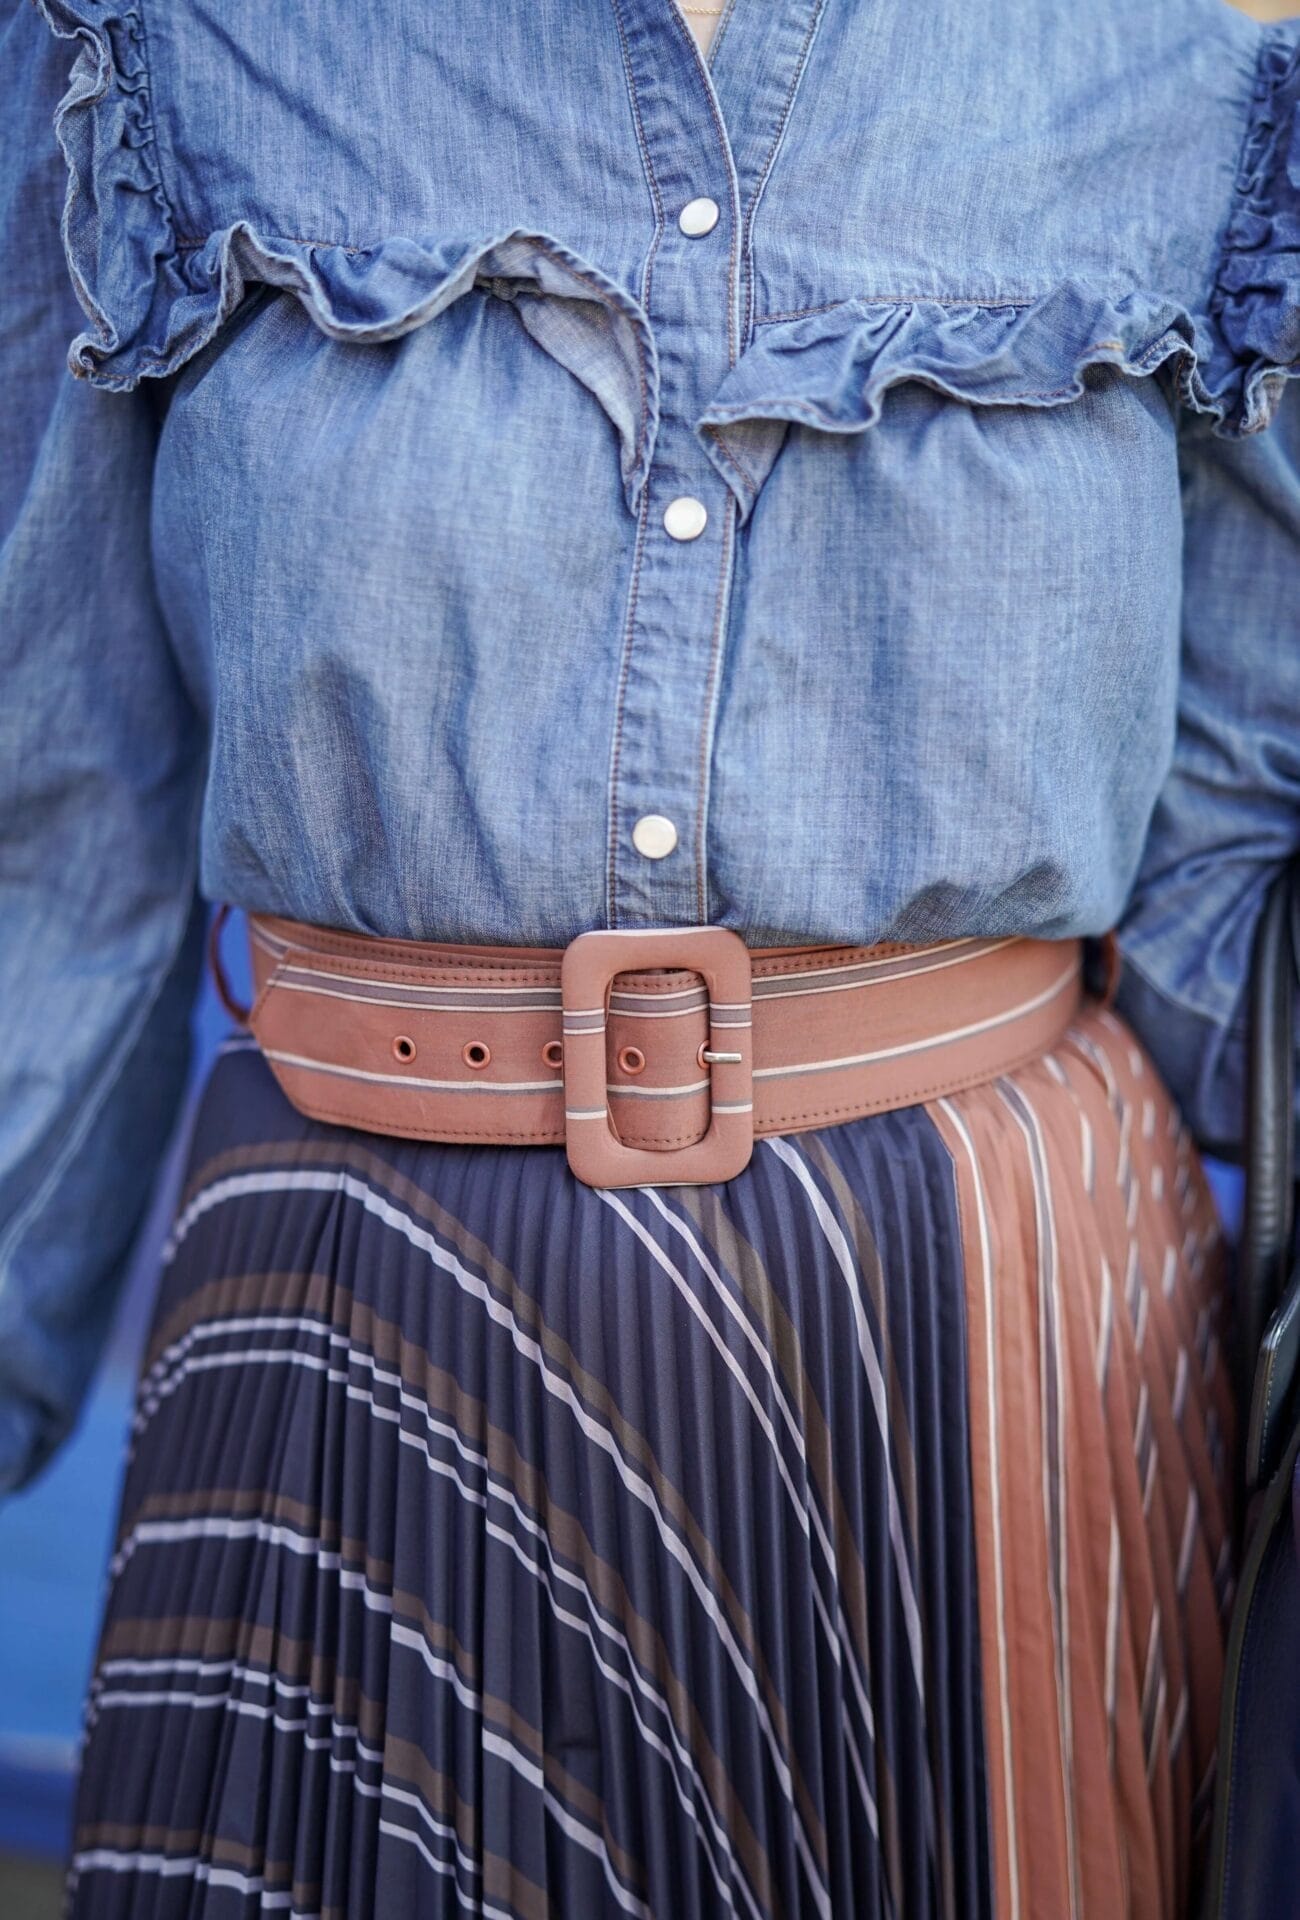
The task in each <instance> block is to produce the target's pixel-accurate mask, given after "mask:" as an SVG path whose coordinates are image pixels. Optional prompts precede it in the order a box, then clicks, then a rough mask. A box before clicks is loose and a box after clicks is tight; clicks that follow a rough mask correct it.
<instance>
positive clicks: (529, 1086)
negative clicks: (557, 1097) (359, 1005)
mask: <svg viewBox="0 0 1300 1920" xmlns="http://www.w3.org/2000/svg"><path fill="white" fill-rule="evenodd" d="M263 1052H264V1053H265V1054H266V1057H267V1059H268V1060H273V1061H274V1062H275V1063H276V1064H277V1065H278V1066H282V1067H298V1068H300V1069H301V1070H302V1071H304V1072H306V1073H330V1074H334V1075H336V1076H337V1077H338V1078H339V1079H341V1080H365V1081H368V1082H370V1083H371V1084H372V1085H374V1086H381V1087H418V1088H420V1089H421V1090H422V1091H427V1092H434V1093H558V1092H559V1090H560V1086H561V1082H560V1081H559V1080H422V1079H420V1078H419V1077H418V1076H417V1075H415V1074H413V1073H371V1072H368V1071H367V1070H366V1069H365V1068H364V1067H340V1066H338V1065H337V1064H336V1063H335V1062H333V1061H330V1060H308V1059H307V1058H306V1056H305V1055H303V1054H301V1053H281V1052H280V1051H279V1050H278V1049H277V1048H272V1047H264V1048H263Z"/></svg>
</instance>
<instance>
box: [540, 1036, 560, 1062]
mask: <svg viewBox="0 0 1300 1920" xmlns="http://www.w3.org/2000/svg"><path fill="white" fill-rule="evenodd" d="M542 1059H543V1060H544V1061H545V1062H546V1065H547V1066H548V1067H557V1068H558V1067H562V1066H563V1065H564V1042H563V1041H562V1040H548V1041H547V1043H546V1045H545V1046H544V1047H543V1048H542Z"/></svg>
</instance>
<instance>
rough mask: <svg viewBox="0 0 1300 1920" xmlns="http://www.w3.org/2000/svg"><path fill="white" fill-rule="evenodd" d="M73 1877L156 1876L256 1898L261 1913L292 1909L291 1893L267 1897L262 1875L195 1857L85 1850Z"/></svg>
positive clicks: (78, 1855) (74, 1866)
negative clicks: (107, 1875)
mask: <svg viewBox="0 0 1300 1920" xmlns="http://www.w3.org/2000/svg"><path fill="white" fill-rule="evenodd" d="M72 1870H73V1872H74V1873H78V1874H82V1873H105V1872H107V1873H156V1874H157V1875H158V1878H159V1879H160V1880H182V1879H183V1880H203V1881H206V1882H207V1884H208V1885H209V1886H210V1887H226V1888H229V1889H230V1890H231V1891H232V1892H234V1893H242V1894H245V1895H248V1896H250V1897H251V1896H252V1895H253V1894H257V1895H258V1902H259V1905H260V1906H261V1907H262V1908H263V1910H265V1909H267V1908H270V1907H274V1908H276V1909H280V1908H286V1907H291V1906H292V1905H293V1890H292V1888H286V1889H285V1890H284V1892H283V1893H268V1892H267V1891H266V1888H265V1886H264V1884H263V1881H262V1876H261V1874H257V1873H238V1872H237V1871H236V1870H235V1868H234V1867H214V1866H213V1865H212V1864H211V1862H210V1861H207V1860H202V1859H200V1858H199V1856H198V1854H196V1853H191V1854H176V1855H172V1854H166V1853H138V1852H137V1853H130V1852H127V1851H125V1850H124V1849H121V1848H118V1847H87V1848H86V1849H85V1851H84V1852H82V1853H75V1854H74V1855H73V1856H72Z"/></svg>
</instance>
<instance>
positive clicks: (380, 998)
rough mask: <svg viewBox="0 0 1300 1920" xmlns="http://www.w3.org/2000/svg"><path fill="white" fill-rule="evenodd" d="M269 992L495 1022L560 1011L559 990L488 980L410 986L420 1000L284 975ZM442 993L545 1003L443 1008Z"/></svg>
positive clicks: (332, 976) (329, 976)
mask: <svg viewBox="0 0 1300 1920" xmlns="http://www.w3.org/2000/svg"><path fill="white" fill-rule="evenodd" d="M316 978H318V979H321V980H338V979H342V978H343V975H341V974H332V973H325V974H319V975H317V976H316ZM368 984H370V983H369V982H367V981H364V980H358V982H357V985H358V986H366V985H368ZM373 984H374V985H375V986H377V987H379V986H384V985H391V984H392V982H385V981H382V980H376V981H375V982H374V983H373ZM272 989H273V990H274V991H276V992H278V993H308V994H310V995H311V996H312V998H313V999H320V1000H347V1001H350V1002H351V1003H352V1004H353V1005H354V1006H360V1007H396V1008H397V1009H398V1010H399V1011H400V1012H402V1013H452V1014H458V1015H459V1014H464V1013H482V1014H486V1015H488V1016H489V1017H490V1018H491V1019H494V1020H495V1019H496V1017H497V1015H498V1014H511V1013H552V1012H553V1013H558V1012H559V1010H560V995H559V991H558V989H556V990H555V991H552V990H551V989H550V988H549V987H494V986H493V985H492V983H491V981H489V980H484V982H483V984H482V985H481V986H479V987H434V986H430V987H417V986H415V985H414V984H412V986H411V988H410V992H411V993H412V994H419V995H420V996H421V997H420V998H419V999H411V1000H390V999H389V998H388V997H387V996H386V995H383V994H378V993H343V992H341V991H340V990H339V989H338V988H336V987H318V986H313V985H309V984H307V983H305V982H303V981H299V980H288V979H286V978H285V976H284V974H283V973H281V974H279V975H277V976H276V978H275V979H274V980H272V981H271V983H270V988H269V989H268V991H270V990H272ZM444 993H477V994H489V993H490V994H498V993H531V994H545V995H546V998H545V999H544V1000H533V1001H532V1002H531V1004H530V1005H528V1006H526V1007H498V1006H479V1007H443V1006H440V1005H439V1004H438V998H437V996H438V995H440V994H444Z"/></svg>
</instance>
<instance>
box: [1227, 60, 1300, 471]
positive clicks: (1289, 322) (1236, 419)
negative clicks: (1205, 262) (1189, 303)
mask: <svg viewBox="0 0 1300 1920" xmlns="http://www.w3.org/2000/svg"><path fill="white" fill-rule="evenodd" d="M1210 315H1211V320H1212V322H1213V324H1214V328H1215V331H1216V333H1217V334H1218V336H1219V341H1220V343H1221V348H1222V356H1221V361H1220V365H1219V367H1218V369H1216V372H1217V374H1218V379H1217V382H1216V383H1215V385H1214V387H1213V395H1214V403H1215V405H1216V407H1217V408H1219V409H1221V412H1222V420H1223V423H1224V425H1225V426H1226V428H1227V429H1228V430H1229V431H1232V432H1236V433H1242V434H1246V433H1255V432H1258V430H1259V429H1260V428H1261V427H1266V426H1267V425H1268V423H1269V421H1270V420H1271V419H1272V417H1273V414H1274V412H1275V411H1276V409H1277V404H1278V401H1279V400H1280V399H1281V396H1282V388H1283V386H1284V384H1285V382H1286V381H1287V380H1288V379H1294V378H1295V376H1296V374H1297V373H1298V372H1300V38H1298V37H1297V33H1296V28H1295V25H1294V23H1292V24H1290V25H1285V26H1281V27H1277V28H1274V29H1272V30H1271V31H1269V32H1268V33H1266V34H1265V36H1264V38H1263V41H1262V44H1261V48H1260V60H1259V66H1258V68H1257V70H1256V77H1255V93H1254V99H1253V101H1252V103H1251V116H1250V122H1249V125H1248V128H1247V132H1246V140H1245V144H1244V146H1243V149H1242V155H1241V163H1240V166H1239V169H1238V176H1237V192H1236V197H1235V200H1234V203H1233V208H1232V213H1231V215H1230V217H1229V220H1228V225H1227V229H1226V232H1225V235H1224V245H1223V251H1222V256H1221V260H1220V266H1219V273H1218V278H1217V281H1216V284H1215V287H1214V290H1213V293H1212V295H1211V299H1210Z"/></svg>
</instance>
